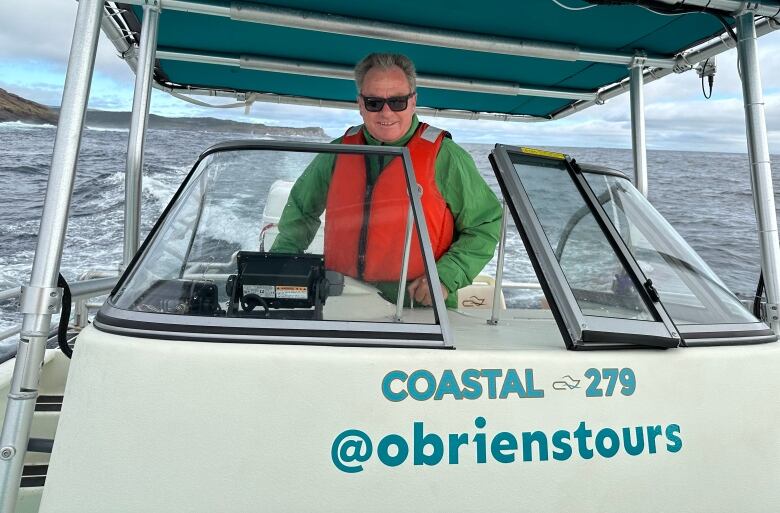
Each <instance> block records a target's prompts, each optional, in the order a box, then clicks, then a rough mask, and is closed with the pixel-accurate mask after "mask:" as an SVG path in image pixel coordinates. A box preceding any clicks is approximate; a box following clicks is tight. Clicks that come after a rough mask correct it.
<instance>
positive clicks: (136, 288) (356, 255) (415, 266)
mask: <svg viewBox="0 0 780 513" xmlns="http://www.w3.org/2000/svg"><path fill="white" fill-rule="evenodd" d="M369 160H374V161H375V162H376V165H378V166H380V169H382V173H381V174H380V175H379V176H378V177H377V178H375V179H374V180H372V179H371V178H370V176H371V175H370V173H367V172H366V166H365V165H364V164H365V163H369ZM369 164H370V163H369ZM337 165H338V167H337V168H336V167H334V166H337ZM370 165H371V164H370ZM370 165H369V167H370ZM335 169H338V170H339V171H338V172H336V171H335ZM336 190H337V191H339V192H340V194H338V195H335V194H330V193H329V191H331V192H332V191H336ZM375 194H376V195H377V196H374V195H375ZM380 196H381V200H382V201H379V200H378V199H379V197H380ZM365 198H371V199H375V200H376V201H368V202H366V201H365ZM326 207H327V208H326ZM410 215H411V214H410V201H409V198H408V194H407V187H406V178H405V167H404V164H403V160H402V158H401V157H400V156H393V155H388V154H378V155H373V154H359V155H357V154H345V153H339V154H336V153H311V152H298V151H278V150H269V149H262V150H261V149H258V148H254V149H251V148H247V149H243V148H242V149H230V150H221V151H217V152H215V153H211V154H210V155H208V156H207V157H205V158H204V159H203V160H201V161H200V162H199V164H198V166H197V168H196V169H195V170H194V171H193V173H192V174H191V176H190V177H189V178H188V180H187V181H186V183H185V185H184V188H183V189H182V190H181V191H180V192H179V193H178V197H177V198H175V201H174V202H173V204H172V206H171V207H170V211H169V212H167V214H164V217H163V221H162V224H161V225H160V226H159V227H158V228H157V229H156V232H155V233H154V235H153V239H151V240H150V241H149V243H148V244H147V246H146V247H145V249H144V250H143V252H142V254H141V256H140V259H139V260H138V261H137V262H136V263H135V264H134V266H133V269H132V270H131V274H130V275H129V276H128V278H127V279H126V280H125V281H124V282H123V283H122V285H121V288H120V289H119V290H118V291H117V293H116V294H115V295H114V296H113V297H112V300H111V302H112V304H113V306H114V307H117V308H120V309H124V310H130V311H136V312H146V313H162V314H176V315H189V316H209V317H242V318H270V319H296V320H306V319H312V320H345V321H346V320H348V321H373V322H395V321H397V319H396V312H397V306H396V303H397V299H398V295H399V291H400V292H402V293H403V295H404V296H405V300H406V301H405V303H406V305H407V306H409V301H408V293H406V290H405V288H403V287H402V288H400V289H399V283H405V282H406V281H407V280H413V279H415V278H418V277H422V276H423V275H424V272H425V264H424V258H423V255H422V251H421V248H420V244H419V241H418V235H417V230H416V229H412V225H408V222H409V220H410V219H411V218H410ZM368 219H370V220H371V222H370V223H369V222H368ZM412 223H413V221H412ZM407 226H409V228H408V229H407ZM327 230H331V231H330V235H329V236H330V238H328V237H326V231H327ZM407 238H408V240H410V241H411V243H410V244H409V246H408V258H406V259H405V253H404V249H405V246H406V240H407ZM327 240H330V241H331V242H330V243H326V241H327ZM405 262H406V265H405ZM404 271H405V272H406V279H404V278H403V277H402V276H403V274H404ZM403 315H404V316H403V321H404V322H409V323H421V324H433V323H435V317H434V315H433V312H432V308H426V307H423V306H422V305H414V308H413V309H406V310H405V311H404V314H403Z"/></svg>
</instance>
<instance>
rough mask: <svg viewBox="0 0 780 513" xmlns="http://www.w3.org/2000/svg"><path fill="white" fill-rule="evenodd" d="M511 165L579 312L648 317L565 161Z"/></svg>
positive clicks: (523, 160)
mask: <svg viewBox="0 0 780 513" xmlns="http://www.w3.org/2000/svg"><path fill="white" fill-rule="evenodd" d="M514 169H515V172H516V173H517V175H518V176H519V177H520V179H521V180H522V182H523V185H524V188H525V192H526V194H528V197H529V200H530V202H531V204H532V205H533V209H534V212H535V214H536V217H537V218H538V219H539V222H540V223H541V226H542V229H543V231H544V234H545V237H546V238H547V240H548V242H549V244H550V246H551V247H552V248H553V250H554V251H555V256H556V257H557V259H558V263H559V264H560V266H561V271H562V272H563V275H564V277H565V279H566V281H567V283H568V285H569V287H571V290H572V293H573V294H574V298H575V299H576V301H577V304H578V305H579V307H580V309H581V310H582V313H583V314H585V315H592V316H597V317H613V318H620V319H633V320H640V321H653V320H654V318H653V315H652V313H651V312H650V309H649V308H648V306H647V305H646V304H645V302H644V301H643V299H642V297H641V295H640V294H639V292H638V290H637V287H636V284H635V283H634V282H633V281H632V280H631V279H630V278H629V274H628V271H627V270H626V268H625V265H624V264H623V263H622V262H621V261H620V258H619V257H618V254H617V253H616V252H615V250H614V249H613V248H612V246H611V245H610V243H609V241H608V239H607V238H606V237H604V234H603V233H602V231H601V227H600V226H599V224H598V222H597V220H596V217H595V216H594V215H593V214H592V213H591V211H590V210H589V209H588V208H587V207H586V206H584V204H583V201H582V199H581V196H580V193H579V191H578V190H577V188H576V186H575V184H574V182H572V180H571V178H569V175H568V173H567V171H566V169H565V167H563V166H562V165H561V163H560V162H555V161H551V162H549V163H547V162H533V163H528V162H526V160H525V159H523V158H521V157H515V161H514Z"/></svg>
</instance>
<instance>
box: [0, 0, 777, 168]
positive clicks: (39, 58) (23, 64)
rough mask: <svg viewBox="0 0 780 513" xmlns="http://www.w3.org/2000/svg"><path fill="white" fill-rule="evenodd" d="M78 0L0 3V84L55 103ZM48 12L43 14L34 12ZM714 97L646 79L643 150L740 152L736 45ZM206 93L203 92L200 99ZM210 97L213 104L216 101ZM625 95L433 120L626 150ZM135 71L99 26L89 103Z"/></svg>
mask: <svg viewBox="0 0 780 513" xmlns="http://www.w3.org/2000/svg"><path fill="white" fill-rule="evenodd" d="M76 8H77V3H76V2H75V1H72V0H26V1H24V2H18V1H11V0H3V1H0V88H3V89H6V90H7V91H10V92H12V93H14V94H18V95H20V96H22V97H25V98H28V99H30V100H33V101H36V102H39V103H43V104H46V105H59V103H60V101H61V98H62V87H63V83H64V80H65V70H66V67H67V59H68V52H69V50H70V43H71V38H72V35H73V21H74V19H75V15H76ZM43 12H45V13H46V16H45V19H44V17H42V16H41V13H43ZM759 59H760V63H761V73H762V82H763V85H764V101H765V105H766V118H767V128H768V131H769V132H768V133H769V146H770V151H771V152H772V153H774V154H778V153H780V65H779V64H780V31H777V32H774V33H771V34H768V35H766V36H764V37H762V38H760V39H759ZM717 67H718V71H717V75H716V77H715V87H714V92H713V95H712V98H711V99H710V100H706V99H704V98H703V96H702V91H701V85H700V80H699V78H698V76H697V75H696V72H695V71H689V72H686V73H682V74H674V75H670V76H668V77H665V78H664V79H661V80H658V81H655V82H652V83H649V84H647V85H646V86H645V117H646V126H647V130H646V132H647V133H646V138H647V146H648V148H649V149H671V150H694V151H725V152H745V151H746V144H745V131H744V109H743V105H742V91H741V86H740V81H739V77H738V74H737V58H736V50H730V51H728V52H726V53H724V54H722V55H720V56H718V58H717ZM201 99H203V98H201ZM209 100H213V103H218V102H219V99H216V98H215V99H209ZM628 100H629V98H628V94H624V95H621V96H619V97H617V98H614V99H612V100H609V101H607V102H606V104H605V105H601V106H595V107H592V108H590V109H587V110H585V111H583V112H581V113H578V114H575V115H573V116H570V117H568V118H565V119H562V120H558V121H554V122H547V123H516V122H499V121H472V120H455V119H437V120H434V121H433V122H434V123H435V124H436V125H438V126H441V127H443V128H446V129H447V130H449V131H450V132H451V133H452V134H453V137H454V139H455V140H456V141H458V142H478V143H489V144H493V143H496V142H501V143H506V144H517V145H529V146H534V145H535V146H549V147H605V148H629V147H630V146H631V139H630V138H631V128H630V127H631V125H630V113H629V103H628ZM132 101H133V75H132V73H131V71H130V69H129V67H128V66H127V65H126V64H125V63H124V62H123V61H122V60H121V59H119V58H118V57H117V55H116V50H115V49H114V47H113V45H112V44H111V42H110V41H108V40H107V38H106V37H105V36H104V35H103V34H102V33H101V37H100V42H99V46H98V52H97V60H96V65H95V74H94V78H93V83H92V90H91V94H90V101H89V107H90V108H93V109H103V110H124V111H129V110H131V108H132ZM151 112H152V113H155V114H160V115H166V116H212V117H221V118H229V119H236V120H239V121H249V122H251V121H254V122H261V123H266V124H269V125H280V126H299V127H300V126H312V125H315V126H321V127H322V128H324V129H325V131H326V132H327V133H328V134H330V135H332V136H334V137H335V136H338V135H341V134H342V133H343V132H344V130H345V129H346V128H347V127H348V126H351V125H355V124H359V123H360V117H359V115H358V113H357V111H351V110H343V109H326V108H317V107H305V106H291V105H277V104H270V103H262V102H257V103H255V104H254V105H253V106H252V108H251V111H250V112H249V114H245V111H244V109H243V108H239V109H210V108H204V107H196V106H194V105H191V104H189V103H186V102H183V101H181V100H178V99H176V98H173V97H171V96H170V95H168V94H166V93H162V92H160V91H156V90H153V94H152V101H151Z"/></svg>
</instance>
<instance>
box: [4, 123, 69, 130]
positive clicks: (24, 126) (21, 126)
mask: <svg viewBox="0 0 780 513" xmlns="http://www.w3.org/2000/svg"><path fill="white" fill-rule="evenodd" d="M0 128H11V129H14V128H16V129H22V130H33V129H36V128H57V125H50V124H48V123H43V124H41V123H25V122H24V121H3V122H0Z"/></svg>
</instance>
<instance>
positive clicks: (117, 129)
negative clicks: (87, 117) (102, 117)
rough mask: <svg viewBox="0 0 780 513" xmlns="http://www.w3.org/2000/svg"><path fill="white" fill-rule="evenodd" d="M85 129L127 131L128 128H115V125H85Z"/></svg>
mask: <svg viewBox="0 0 780 513" xmlns="http://www.w3.org/2000/svg"><path fill="white" fill-rule="evenodd" d="M85 128H86V129H87V130H92V131H94V132H128V131H129V130H130V129H129V128H117V127H107V126H87V127H85Z"/></svg>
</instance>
